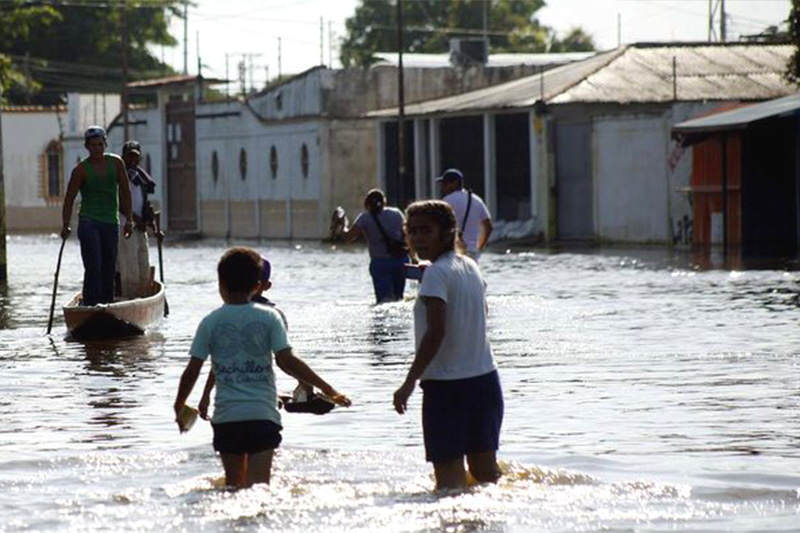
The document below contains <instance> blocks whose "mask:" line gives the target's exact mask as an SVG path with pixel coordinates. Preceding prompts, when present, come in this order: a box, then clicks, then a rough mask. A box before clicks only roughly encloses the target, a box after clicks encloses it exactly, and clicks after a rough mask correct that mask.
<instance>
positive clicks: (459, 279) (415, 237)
mask: <svg viewBox="0 0 800 533" xmlns="http://www.w3.org/2000/svg"><path fill="white" fill-rule="evenodd" d="M406 233H407V235H408V239H409V244H410V245H411V248H412V249H413V251H414V252H416V253H417V255H418V256H419V257H420V259H426V260H429V261H431V265H430V266H428V267H427V268H426V269H425V272H424V275H423V278H422V281H421V282H420V285H419V293H418V297H417V301H416V304H415V306H414V333H415V337H416V355H415V357H414V362H413V363H412V365H411V368H410V369H409V371H408V375H407V376H406V379H405V381H404V382H403V384H402V385H401V386H400V388H399V389H397V391H396V392H395V393H394V408H395V410H397V412H398V413H400V414H403V413H404V412H405V411H406V410H407V402H408V398H409V396H410V395H411V393H412V391H413V390H414V386H415V384H416V382H417V380H418V379H419V380H420V387H421V388H422V390H423V397H422V429H423V436H424V440H425V456H426V457H425V458H426V460H427V461H429V462H432V463H433V468H434V474H435V477H436V488H437V489H440V488H455V487H464V486H466V484H467V472H466V470H465V468H464V457H465V456H466V459H467V465H468V467H469V473H470V474H471V475H472V477H474V478H475V480H477V481H478V482H494V481H496V480H497V479H498V478H499V477H500V470H499V468H498V467H497V459H496V452H497V449H498V442H499V436H500V426H501V425H502V422H503V393H502V390H501V388H500V380H499V377H498V374H497V367H496V366H495V363H494V359H493V358H492V349H491V347H490V346H489V341H488V340H487V338H486V309H487V308H486V283H485V282H484V280H483V277H482V276H481V273H480V270H479V269H478V265H477V263H475V261H473V260H472V259H470V258H469V257H466V256H464V255H463V245H461V244H460V241H459V240H458V239H457V238H456V235H457V232H456V219H455V215H454V214H453V209H452V208H451V207H450V205H448V204H447V203H446V202H443V201H440V200H426V201H422V202H415V203H413V204H411V205H410V206H408V208H407V209H406ZM457 243H458V244H457Z"/></svg>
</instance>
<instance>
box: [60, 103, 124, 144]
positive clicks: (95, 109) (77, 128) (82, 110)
mask: <svg viewBox="0 0 800 533" xmlns="http://www.w3.org/2000/svg"><path fill="white" fill-rule="evenodd" d="M67 107H68V108H69V109H68V111H67V120H66V123H65V124H64V129H65V131H64V134H65V135H72V136H76V135H83V132H84V131H85V130H86V128H88V127H89V126H93V125H98V126H103V127H104V128H105V127H108V125H109V124H110V123H111V121H112V120H114V117H116V116H117V115H118V114H119V112H120V110H121V109H122V106H121V103H120V95H119V94H80V93H69V94H67Z"/></svg>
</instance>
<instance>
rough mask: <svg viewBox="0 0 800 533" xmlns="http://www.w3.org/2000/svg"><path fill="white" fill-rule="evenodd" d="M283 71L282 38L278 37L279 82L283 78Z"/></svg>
mask: <svg viewBox="0 0 800 533" xmlns="http://www.w3.org/2000/svg"><path fill="white" fill-rule="evenodd" d="M282 72H283V71H282V70H281V38H280V37H278V81H279V82H280V80H281V74H282Z"/></svg>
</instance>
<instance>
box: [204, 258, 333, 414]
mask: <svg viewBox="0 0 800 533" xmlns="http://www.w3.org/2000/svg"><path fill="white" fill-rule="evenodd" d="M271 275H272V265H271V264H270V262H269V260H268V259H267V258H266V257H264V256H263V255H262V256H261V277H260V279H259V282H258V285H257V286H256V292H255V293H254V294H253V297H252V298H250V301H251V302H254V303H257V304H261V305H266V306H267V307H270V308H272V309H274V310H275V311H277V312H278V314H279V315H280V317H281V321H282V322H283V326H284V327H285V328H286V330H287V331H288V330H289V322H288V321H287V320H286V315H285V314H284V313H283V311H281V310H280V308H278V306H277V305H275V303H274V302H272V301H271V300H269V299H268V298H267V297H266V296H264V293H265V292H267V291H268V290H270V288H272V281H270V276H271ZM215 381H216V378H215V376H214V371H213V370H211V371H210V372H209V373H208V378H206V385H205V387H204V388H203V396H202V397H201V398H200V403H199V404H198V406H197V410H198V411H199V413H200V417H201V418H203V419H204V420H208V406H209V405H210V403H211V391H212V390H213V389H214V383H215ZM313 396H314V387H312V386H311V385H307V384H305V383H303V382H301V381H298V382H297V387H295V389H294V394H293V399H294V400H295V401H297V402H307V401H308V400H311V399H312V397H313ZM330 407H333V405H331V406H330Z"/></svg>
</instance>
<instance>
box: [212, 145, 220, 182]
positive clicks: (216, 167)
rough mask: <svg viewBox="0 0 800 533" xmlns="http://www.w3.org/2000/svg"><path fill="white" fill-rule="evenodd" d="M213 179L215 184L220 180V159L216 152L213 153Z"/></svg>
mask: <svg viewBox="0 0 800 533" xmlns="http://www.w3.org/2000/svg"><path fill="white" fill-rule="evenodd" d="M211 177H212V178H213V179H214V183H216V182H217V180H218V179H219V158H218V157H217V151H216V150H214V151H213V152H211Z"/></svg>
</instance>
